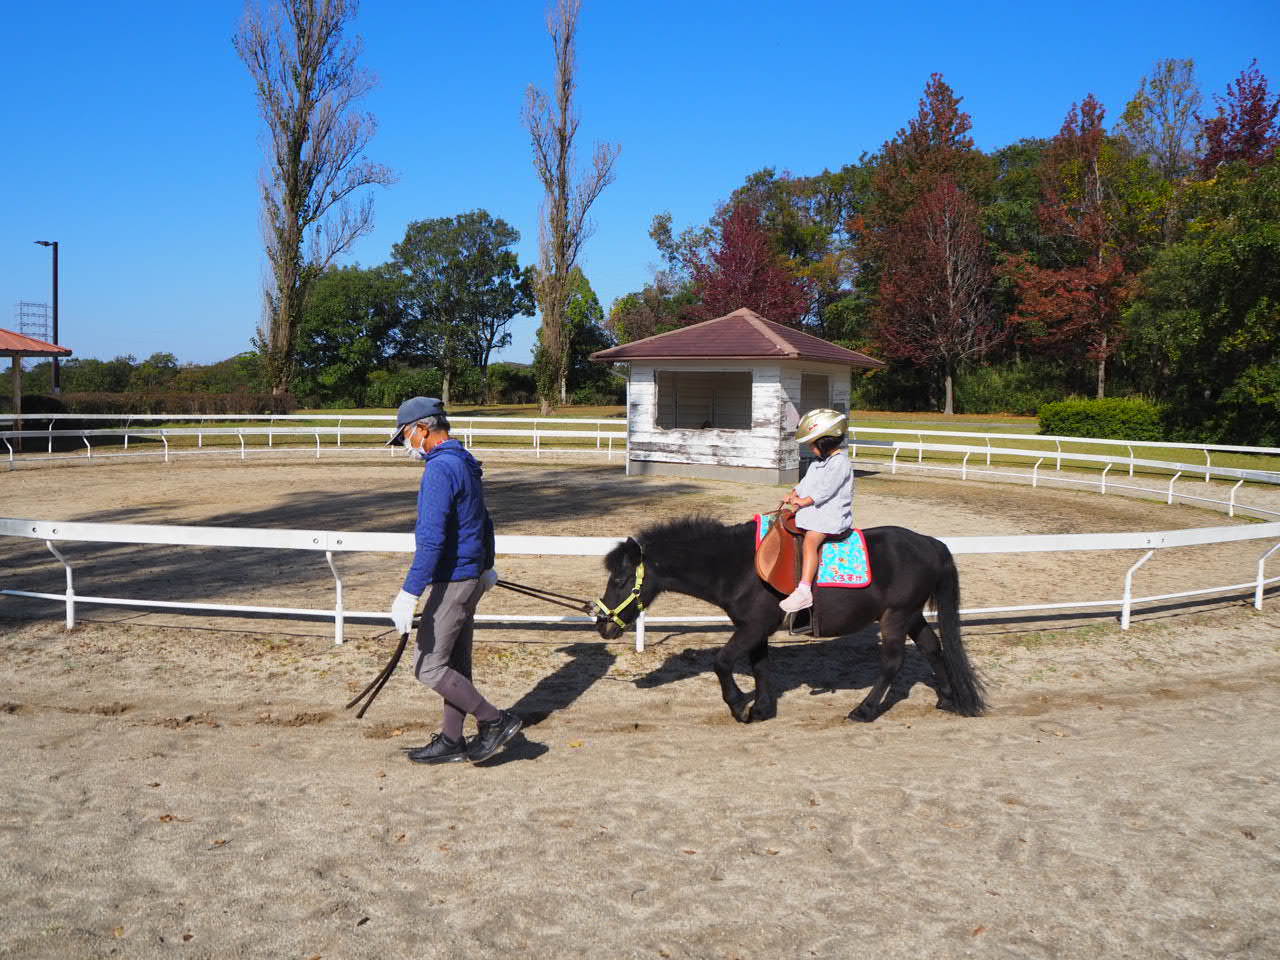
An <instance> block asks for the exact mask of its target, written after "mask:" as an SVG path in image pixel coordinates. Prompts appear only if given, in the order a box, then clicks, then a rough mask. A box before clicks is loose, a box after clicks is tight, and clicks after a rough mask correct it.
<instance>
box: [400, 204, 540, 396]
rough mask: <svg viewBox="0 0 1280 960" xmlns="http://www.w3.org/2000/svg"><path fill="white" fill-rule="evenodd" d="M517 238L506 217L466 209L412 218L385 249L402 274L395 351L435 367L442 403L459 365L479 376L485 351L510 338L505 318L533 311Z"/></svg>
mask: <svg viewBox="0 0 1280 960" xmlns="http://www.w3.org/2000/svg"><path fill="white" fill-rule="evenodd" d="M519 242H520V233H519V231H517V230H516V229H515V228H514V227H512V226H511V225H510V224H508V223H507V222H506V221H504V220H501V219H494V218H493V217H492V216H490V214H489V213H488V212H487V211H485V210H473V211H471V212H470V213H462V214H458V215H457V216H456V217H438V218H435V219H431V220H417V221H414V222H413V223H411V224H409V226H408V228H407V229H406V230H405V235H404V239H403V240H402V241H401V242H400V243H398V244H396V245H395V247H393V248H392V255H393V258H394V259H393V263H394V266H395V269H396V270H398V271H400V272H401V273H402V274H403V275H404V277H405V286H404V298H405V300H404V302H405V307H406V315H405V318H404V321H403V325H402V328H401V331H400V335H399V344H398V347H397V350H396V354H397V357H398V358H399V359H402V360H406V361H408V362H410V363H431V364H434V365H436V366H438V367H439V368H440V371H441V374H442V376H443V383H442V387H441V393H442V398H443V399H444V400H445V401H446V403H447V402H448V400H449V389H450V386H451V385H452V382H453V380H454V378H455V377H456V375H457V374H458V373H459V372H460V371H461V370H463V369H464V368H466V367H467V366H472V367H477V368H479V370H480V372H481V375H483V374H484V373H485V371H487V369H488V366H489V360H490V358H491V357H492V355H493V351H494V350H496V349H500V348H502V347H505V346H506V345H507V344H509V343H510V342H511V334H510V333H508V332H507V326H508V325H509V324H510V322H511V319H512V318H513V317H514V316H516V314H524V315H525V316H532V314H533V298H532V292H531V289H530V287H531V284H530V279H529V275H528V272H527V271H524V270H521V269H520V264H519V262H518V260H517V258H516V254H515V252H514V251H513V250H512V249H511V248H512V247H514V246H515V245H516V244H517V243H519Z"/></svg>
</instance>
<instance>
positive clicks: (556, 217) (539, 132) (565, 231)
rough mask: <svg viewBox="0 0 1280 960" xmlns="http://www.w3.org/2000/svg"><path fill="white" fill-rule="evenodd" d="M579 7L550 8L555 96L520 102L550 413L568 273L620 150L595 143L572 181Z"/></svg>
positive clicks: (562, 353)
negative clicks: (527, 144)
mask: <svg viewBox="0 0 1280 960" xmlns="http://www.w3.org/2000/svg"><path fill="white" fill-rule="evenodd" d="M581 7H582V3H581V0H555V3H554V5H553V6H552V8H551V9H550V10H549V11H548V13H547V32H548V33H549V34H550V35H551V45H552V48H553V50H554V52H555V53H554V55H555V86H554V91H553V95H552V97H548V96H547V95H546V94H545V93H543V92H542V91H541V90H539V89H538V88H537V87H536V86H534V85H533V84H530V85H529V88H528V90H527V92H526V97H525V106H524V122H525V126H526V127H527V128H528V130H529V136H530V138H531V140H532V142H533V166H534V170H535V171H536V172H537V174H538V179H539V180H540V181H541V183H542V188H543V193H544V199H543V205H542V217H541V222H540V230H539V237H538V247H539V251H540V256H539V263H538V272H537V279H536V292H537V300H538V307H539V309H541V311H542V326H541V334H540V335H541V339H542V347H543V361H542V365H541V366H540V367H539V369H538V393H539V399H540V401H541V404H542V413H543V415H546V414H547V413H549V412H550V411H551V404H552V402H553V398H554V397H555V395H556V393H557V388H560V390H561V392H562V391H563V384H564V380H565V376H566V367H567V363H568V353H567V349H566V344H565V336H564V324H565V308H566V306H567V304H568V301H569V296H570V292H571V289H572V280H571V272H572V270H573V267H574V265H575V264H576V263H577V262H578V255H579V254H580V253H581V251H582V246H583V244H584V243H585V242H586V241H587V239H588V238H589V237H590V236H591V233H592V229H593V227H592V224H591V223H590V221H589V220H588V219H587V213H588V211H589V210H590V209H591V206H592V204H594V203H595V202H596V199H597V198H598V197H599V196H600V194H601V193H602V192H603V191H604V188H605V187H607V186H608V185H609V184H610V183H612V182H613V165H614V162H615V161H616V160H617V157H618V151H619V149H620V148H619V147H618V145H616V144H603V143H597V144H596V146H595V151H594V153H593V155H592V162H591V170H590V171H589V172H588V173H586V174H585V175H583V176H582V177H581V179H577V182H576V183H575V182H574V181H575V179H576V173H575V171H574V166H575V162H574V140H575V139H576V138H577V135H578V124H579V122H580V117H579V116H578V113H577V111H576V110H575V109H574V106H573V94H574V89H575V85H576V84H575V79H574V75H575V71H576V68H577V53H576V44H577V33H578V14H579V12H580V11H581ZM553 100H554V103H553Z"/></svg>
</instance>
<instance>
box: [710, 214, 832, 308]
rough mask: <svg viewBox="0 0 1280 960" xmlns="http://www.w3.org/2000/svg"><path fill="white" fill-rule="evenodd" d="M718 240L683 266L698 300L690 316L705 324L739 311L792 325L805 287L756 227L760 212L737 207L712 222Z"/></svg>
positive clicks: (803, 303)
mask: <svg viewBox="0 0 1280 960" xmlns="http://www.w3.org/2000/svg"><path fill="white" fill-rule="evenodd" d="M713 226H714V227H715V229H716V231H717V233H718V236H717V238H716V239H715V240H714V241H713V242H712V245H711V248H710V249H709V250H708V251H707V252H706V253H705V254H702V253H691V254H689V259H688V262H687V267H688V269H689V273H690V275H691V276H692V278H693V288H694V292H695V293H696V294H697V296H698V299H699V300H700V303H699V305H698V306H697V307H696V308H694V309H693V311H691V312H692V314H693V316H694V317H695V318H697V319H702V320H710V319H713V318H715V317H719V316H723V315H724V314H726V313H731V312H733V311H734V310H737V309H739V308H740V307H747V308H748V309H751V310H754V311H755V312H756V313H758V314H760V315H761V316H762V317H764V318H765V319H768V320H773V321H775V322H777V323H784V324H791V325H795V324H797V322H798V321H799V320H800V318H801V317H802V316H804V313H805V311H806V310H807V309H808V307H809V290H808V287H807V285H806V284H805V283H804V282H803V281H802V280H799V279H797V278H796V277H794V276H792V274H791V273H790V272H789V271H788V270H787V269H786V268H785V267H784V266H783V265H782V262H781V259H780V258H779V256H778V254H777V253H776V252H774V249H773V245H772V244H771V243H770V242H769V237H768V236H767V235H766V234H765V232H764V230H763V229H762V228H761V227H760V211H759V209H758V208H756V207H754V206H752V205H751V204H749V203H739V204H736V205H735V206H733V207H731V208H730V209H729V210H728V211H721V213H720V214H719V215H717V217H716V218H715V220H714V221H713Z"/></svg>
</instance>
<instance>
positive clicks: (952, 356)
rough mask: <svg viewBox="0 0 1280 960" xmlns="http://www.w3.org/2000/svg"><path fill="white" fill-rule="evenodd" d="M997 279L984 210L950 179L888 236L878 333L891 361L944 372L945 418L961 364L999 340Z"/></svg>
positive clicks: (950, 408)
mask: <svg viewBox="0 0 1280 960" xmlns="http://www.w3.org/2000/svg"><path fill="white" fill-rule="evenodd" d="M991 281H992V273H991V261H990V258H989V256H988V254H987V249H986V243H985V241H984V239H983V235H982V227H981V214H980V212H979V210H978V205H977V203H975V202H974V200H973V198H972V197H971V196H969V195H968V194H967V193H965V192H964V191H962V190H960V189H959V188H958V187H957V186H956V184H955V183H954V181H952V180H951V179H950V177H946V176H944V177H942V178H940V179H939V180H938V182H937V184H936V185H935V186H934V187H933V188H932V189H931V190H929V192H927V193H926V194H924V195H923V196H922V197H920V199H919V200H917V201H916V203H915V205H914V206H912V207H911V209H910V210H909V211H908V212H907V215H906V217H905V218H904V219H903V221H902V222H901V223H899V224H898V225H897V226H896V227H895V228H894V229H893V230H892V231H890V232H889V233H888V235H887V236H886V238H885V249H884V260H883V263H882V273H881V277H880V298H879V304H878V306H877V308H876V314H875V323H876V327H875V331H876V339H877V340H878V341H879V343H880V345H881V348H882V349H883V350H884V352H885V353H887V354H889V355H890V356H895V357H900V358H902V359H904V360H909V361H911V362H913V363H918V364H922V365H927V366H931V367H936V368H938V369H939V371H940V372H941V374H942V378H943V391H944V396H945V407H944V412H945V413H948V414H950V413H953V412H954V411H955V401H954V397H955V389H954V380H955V371H956V366H957V364H958V363H959V362H960V361H961V360H964V359H967V358H969V357H974V356H979V355H981V354H983V353H985V352H986V351H987V350H989V349H990V348H991V347H992V346H994V345H995V344H996V343H997V342H998V341H999V340H1000V339H1001V331H1000V328H999V326H998V325H997V323H996V322H995V319H994V315H993V312H992V309H991V302H990V297H989V294H990V290H991Z"/></svg>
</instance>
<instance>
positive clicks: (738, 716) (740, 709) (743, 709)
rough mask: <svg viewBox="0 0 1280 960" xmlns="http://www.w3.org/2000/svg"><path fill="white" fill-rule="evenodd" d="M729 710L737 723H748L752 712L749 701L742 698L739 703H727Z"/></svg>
mask: <svg viewBox="0 0 1280 960" xmlns="http://www.w3.org/2000/svg"><path fill="white" fill-rule="evenodd" d="M729 712H730V713H731V714H733V719H735V720H737V721H738V722H739V723H750V722H751V714H752V709H751V701H750V700H743V701H741V702H740V703H731V704H729Z"/></svg>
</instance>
